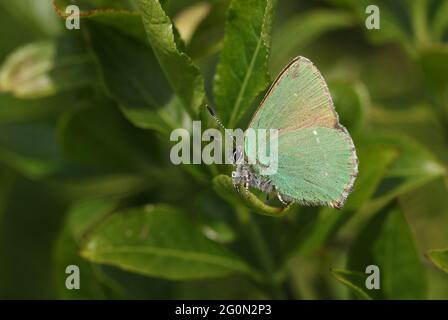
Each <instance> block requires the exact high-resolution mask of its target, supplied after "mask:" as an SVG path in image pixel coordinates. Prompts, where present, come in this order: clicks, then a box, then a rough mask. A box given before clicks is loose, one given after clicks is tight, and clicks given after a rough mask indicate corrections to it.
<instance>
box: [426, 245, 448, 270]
mask: <svg viewBox="0 0 448 320" xmlns="http://www.w3.org/2000/svg"><path fill="white" fill-rule="evenodd" d="M428 258H429V259H430V260H431V261H432V263H434V265H435V266H436V267H437V268H439V269H440V270H443V271H445V272H446V273H448V249H434V250H430V251H429V252H428Z"/></svg>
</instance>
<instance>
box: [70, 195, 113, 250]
mask: <svg viewBox="0 0 448 320" xmlns="http://www.w3.org/2000/svg"><path fill="white" fill-rule="evenodd" d="M117 202H118V201H117V200H115V199H114V200H112V199H111V198H110V197H109V198H97V199H90V200H86V201H83V202H80V203H77V204H76V205H74V206H72V207H71V208H70V210H69V211H68V213H67V223H66V225H67V226H69V230H70V232H71V234H72V235H73V236H74V239H75V240H77V241H78V242H80V241H81V240H82V239H83V237H84V236H85V235H86V233H87V232H89V231H90V230H91V229H92V228H94V227H95V225H97V224H98V223H99V222H100V221H102V220H103V219H104V218H105V217H106V216H108V215H109V214H110V213H111V212H112V211H113V210H114V209H115V208H116V207H117V206H118V203H117Z"/></svg>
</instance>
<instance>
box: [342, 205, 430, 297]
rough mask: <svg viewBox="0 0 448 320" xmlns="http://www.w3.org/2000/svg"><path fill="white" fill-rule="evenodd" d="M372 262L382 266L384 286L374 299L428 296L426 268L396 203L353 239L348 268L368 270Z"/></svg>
mask: <svg viewBox="0 0 448 320" xmlns="http://www.w3.org/2000/svg"><path fill="white" fill-rule="evenodd" d="M369 265H377V266H378V267H379V269H380V276H381V282H380V283H381V288H380V290H376V293H375V298H377V297H379V298H382V299H423V298H424V297H425V295H426V286H427V283H426V275H425V270H424V268H423V265H422V263H421V261H420V257H419V254H418V252H417V250H416V247H415V243H414V239H413V236H412V233H411V230H410V229H409V226H408V224H407V222H406V220H405V218H404V216H403V214H402V212H401V210H400V209H399V208H398V207H396V206H392V205H391V206H388V207H386V208H385V209H383V210H382V211H380V212H379V213H378V214H376V215H375V216H374V217H373V218H372V219H371V220H370V221H369V223H368V224H367V225H366V226H365V227H364V229H363V230H361V232H359V234H358V236H357V238H356V239H355V240H354V241H353V246H352V248H351V249H350V252H349V256H348V262H347V269H348V270H352V271H357V272H365V269H366V267H367V266H369Z"/></svg>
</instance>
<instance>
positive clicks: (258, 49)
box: [0, 0, 448, 299]
mask: <svg viewBox="0 0 448 320" xmlns="http://www.w3.org/2000/svg"><path fill="white" fill-rule="evenodd" d="M52 2H53V3H51V2H50V1H44V0H42V1H31V0H15V1H8V0H0V7H1V8H2V10H0V37H1V38H2V39H5V40H4V41H2V43H1V44H0V298H62V299H80V298H86V299H122V298H144V299H157V298H159V299H160V298H168V299H176V298H188V299H193V298H222V299H228V298H241V299H248V298H249V299H256V298H288V299H297V298H308V299H310V298H329V299H345V298H358V299H425V298H430V299H432V298H437V299H446V298H447V297H448V289H447V288H448V285H447V284H448V277H447V275H446V272H447V270H448V264H447V261H448V258H447V256H448V255H447V250H446V249H433V248H446V245H447V244H448V234H447V233H446V232H445V229H446V228H445V229H444V226H445V225H446V223H448V206H447V205H446V197H447V195H448V173H447V172H448V170H447V164H448V151H447V150H448V148H447V146H448V130H447V128H448V95H447V92H448V77H447V72H448V54H447V52H448V51H447V48H448V45H447V43H446V41H447V40H448V38H447V37H448V19H447V16H448V15H447V12H448V11H447V10H448V5H447V2H446V1H441V0H416V1H408V0H399V1H385V0H375V1H359V0H328V1H319V2H311V1H310V2H306V1H305V2H303V1H302V2H298V1H275V0H250V1H247V0H215V1H210V2H206V3H203V2H201V4H200V5H201V6H202V9H204V8H205V9H204V12H205V16H203V17H199V18H198V17H195V18H194V19H185V18H184V19H183V21H182V23H181V20H182V19H181V18H182V16H183V14H185V12H187V13H188V12H189V11H188V10H189V9H191V8H195V7H193V6H197V5H198V3H199V2H200V1H196V0H184V1H158V0H135V1H134V0H113V1H112V0H107V1H106V0H89V1H87V0H79V1H77V5H79V7H80V9H81V13H82V16H81V30H67V29H66V28H65V21H64V18H66V17H67V15H68V13H67V12H66V11H65V8H66V6H67V5H69V4H71V3H72V2H71V1H68V0H54V1H52ZM368 4H375V5H378V6H379V7H380V10H381V11H380V12H381V29H380V30H367V29H366V28H365V18H366V13H365V8H366V6H367V5H368ZM3 9H4V10H3ZM190 14H191V11H190ZM184 28H186V29H188V30H187V31H188V33H189V36H188V37H187V38H184V39H183V38H182V35H185V34H186V29H184ZM5 30H7V31H8V32H6V31H5ZM297 55H302V56H306V57H308V58H310V59H311V60H312V61H313V62H314V63H315V65H316V66H317V67H318V68H319V70H320V71H321V72H322V74H323V76H324V77H325V79H326V80H327V82H328V85H329V89H330V91H331V94H332V97H333V100H334V103H335V106H336V110H337V112H338V114H339V116H340V121H341V123H342V124H343V125H344V126H345V127H347V128H348V130H349V132H350V134H351V136H352V137H353V140H354V143H355V146H356V150H357V154H358V157H359V160H360V164H359V176H358V178H357V180H356V183H355V185H354V188H353V191H352V193H351V194H350V196H349V197H348V201H347V203H346V205H345V207H344V208H343V209H342V210H335V209H331V208H321V207H302V206H299V205H296V204H291V205H289V206H287V207H283V206H282V205H281V203H280V202H279V201H278V200H277V199H276V198H275V196H274V195H273V194H272V195H269V199H266V195H265V194H262V193H260V192H258V191H256V190H252V189H251V190H249V191H247V192H246V191H244V190H242V189H241V191H240V192H239V193H238V192H237V190H236V189H235V187H234V186H233V184H232V181H231V178H230V175H229V173H230V168H228V167H227V166H225V165H222V166H219V165H193V164H191V165H179V166H175V165H173V164H172V163H171V162H170V160H169V155H170V148H171V146H172V144H173V142H171V141H170V134H171V132H172V130H173V129H176V128H185V129H187V130H189V131H191V120H192V119H194V120H197V119H201V120H202V127H203V129H206V128H211V127H216V124H215V123H214V121H213V120H212V119H211V117H210V115H209V114H208V113H207V112H206V110H205V108H204V106H205V104H210V105H212V106H213V107H214V109H215V110H216V113H217V115H218V117H219V118H220V119H221V120H222V122H223V123H224V124H225V125H226V126H228V127H232V128H234V127H241V128H246V127H247V124H248V123H249V120H250V119H251V116H252V115H253V113H254V112H255V110H256V108H257V106H258V103H259V101H261V98H262V96H263V92H264V91H265V90H266V89H267V88H268V86H269V85H270V84H271V83H272V80H273V79H274V78H275V76H276V74H277V73H278V72H279V71H280V70H281V69H282V68H283V67H284V66H285V65H286V64H287V63H288V62H289V61H290V60H291V59H292V58H293V57H295V56H297ZM425 254H426V257H425ZM425 259H426V262H427V263H424V261H425ZM429 261H431V262H432V263H430V262H429ZM71 264H74V265H77V266H79V267H80V269H81V290H79V291H76V290H73V291H70V290H67V289H66V287H65V279H66V276H67V274H66V273H65V269H66V267H67V265H71ZM368 265H377V266H378V267H379V268H380V277H381V283H380V284H381V287H380V289H379V290H376V289H371V290H369V289H367V288H366V286H365V281H366V279H367V276H368V275H367V274H366V267H367V266H368ZM30 266H31V267H30ZM191 280H194V281H191Z"/></svg>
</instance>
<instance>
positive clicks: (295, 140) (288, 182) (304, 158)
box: [270, 127, 357, 208]
mask: <svg viewBox="0 0 448 320" xmlns="http://www.w3.org/2000/svg"><path fill="white" fill-rule="evenodd" d="M356 162H357V159H356V155H355V153H354V147H353V143H352V141H351V138H350V136H349V135H348V134H347V133H346V132H345V131H344V130H336V129H333V128H325V127H316V128H304V129H299V130H292V131H283V132H280V135H279V138H278V164H277V166H278V168H277V172H276V173H275V174H273V175H271V176H270V179H271V181H272V182H273V183H274V185H275V186H276V188H277V190H278V191H279V192H280V193H281V194H282V195H286V196H289V197H291V198H293V199H295V200H296V201H298V202H299V203H303V204H307V205H330V206H332V207H336V208H340V207H342V206H343V205H344V203H345V200H346V198H347V196H348V194H349V193H350V191H351V188H352V186H353V183H354V180H355V175H354V174H353V170H354V167H356V166H357V163H356Z"/></svg>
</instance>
